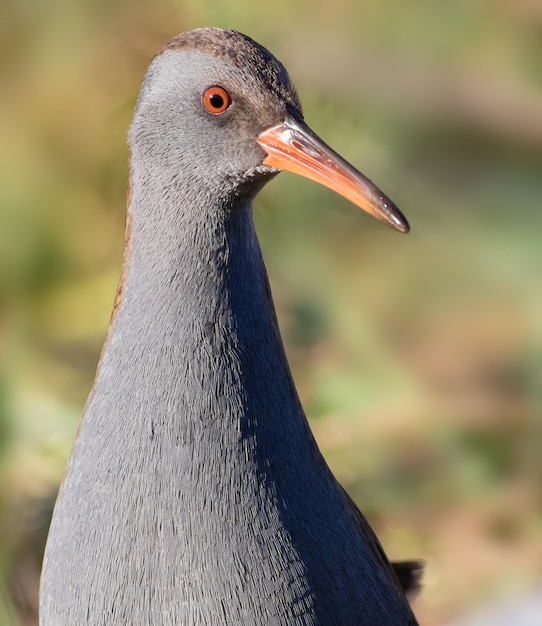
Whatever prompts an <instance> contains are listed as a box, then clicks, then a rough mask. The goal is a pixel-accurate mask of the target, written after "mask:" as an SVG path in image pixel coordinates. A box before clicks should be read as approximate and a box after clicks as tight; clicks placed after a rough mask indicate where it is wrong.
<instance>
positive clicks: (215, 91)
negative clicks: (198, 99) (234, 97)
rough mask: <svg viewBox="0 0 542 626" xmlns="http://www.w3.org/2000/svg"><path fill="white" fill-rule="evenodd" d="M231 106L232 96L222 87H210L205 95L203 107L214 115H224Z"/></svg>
mask: <svg viewBox="0 0 542 626" xmlns="http://www.w3.org/2000/svg"><path fill="white" fill-rule="evenodd" d="M230 104H231V96H230V94H229V93H228V92H227V91H226V90H225V89H223V88H222V87H209V89H207V90H206V91H205V93H204V94H203V106H204V107H205V110H206V111H208V112H209V113H212V114H213V115H218V114H219V113H224V111H225V110H226V109H227V108H228V107H229V106H230Z"/></svg>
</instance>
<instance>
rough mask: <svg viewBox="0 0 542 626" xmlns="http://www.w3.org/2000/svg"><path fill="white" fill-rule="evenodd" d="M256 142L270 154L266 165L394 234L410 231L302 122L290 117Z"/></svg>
mask: <svg viewBox="0 0 542 626" xmlns="http://www.w3.org/2000/svg"><path fill="white" fill-rule="evenodd" d="M257 142H258V143H259V144H260V146H261V147H262V148H263V149H264V150H265V152H266V153H267V156H266V157H265V159H264V161H263V163H264V165H269V166H270V167H276V168H277V169H280V170H287V171H288V172H293V173H294V174H301V176H305V177H306V178H310V179H311V180H314V181H316V182H317V183H321V184H322V185H325V186H326V187H329V188H330V189H333V191H336V192H337V193H339V194H341V196H344V197H345V198H347V199H348V200H350V201H351V202H353V203H354V204H356V205H357V206H359V207H360V208H362V209H363V210H364V211H367V213H370V214H371V215H373V216H374V217H376V218H377V219H379V220H381V221H382V222H385V223H386V224H389V225H390V226H391V227H392V228H394V229H395V230H398V231H400V232H402V233H408V231H409V230H410V226H409V225H408V222H407V220H406V218H405V217H404V216H403V214H402V213H401V211H400V210H399V209H398V208H397V207H396V206H395V204H394V203H393V202H392V201H391V200H390V199H389V198H388V197H387V196H385V195H384V194H383V193H382V192H381V191H380V189H379V188H378V187H377V186H376V185H375V184H373V183H372V182H371V181H370V180H369V179H368V178H367V177H366V176H364V175H363V174H362V173H361V172H359V171H358V170H357V169H356V168H355V167H353V166H352V165H350V163H348V161H345V159H343V158H342V157H341V156H340V155H339V154H337V153H336V152H335V151H334V150H332V149H331V148H330V147H329V146H328V145H327V144H325V143H324V142H323V141H322V140H321V139H320V137H318V135H316V134H315V133H314V132H313V131H312V130H311V129H310V128H309V127H308V126H307V125H306V124H304V123H303V122H302V121H298V120H296V119H294V118H293V117H288V118H286V120H285V121H284V122H283V123H282V124H279V125H278V126H273V127H272V128H268V129H267V130H264V131H263V132H262V133H261V134H260V135H258V138H257Z"/></svg>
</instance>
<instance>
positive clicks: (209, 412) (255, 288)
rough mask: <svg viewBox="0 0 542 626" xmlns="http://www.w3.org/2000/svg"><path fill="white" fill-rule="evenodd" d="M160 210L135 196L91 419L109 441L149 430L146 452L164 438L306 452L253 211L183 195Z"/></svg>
mask: <svg viewBox="0 0 542 626" xmlns="http://www.w3.org/2000/svg"><path fill="white" fill-rule="evenodd" d="M145 193H146V194H148V190H147V191H146V192H145ZM155 200H156V201H155V202H154V203H151V202H149V198H148V195H147V196H143V195H142V194H141V193H140V192H139V190H138V189H137V188H135V189H133V194H132V201H131V208H130V210H129V218H130V219H129V230H130V233H129V237H128V241H127V249H126V252H125V260H124V270H123V277H122V279H121V281H122V285H121V289H120V293H119V302H118V306H117V309H116V312H115V313H114V316H113V320H112V324H111V328H110V332H109V335H108V338H107V341H106V344H105V346H104V351H103V354H102V358H101V362H100V365H99V368H98V374H97V379H96V383H95V387H94V390H93V394H92V395H91V398H90V400H89V406H88V407H87V419H88V418H90V419H92V414H94V416H95V418H96V419H100V420H103V419H108V420H109V421H110V423H109V424H107V425H103V426H106V430H110V429H113V430H111V433H113V431H115V430H116V429H117V428H119V427H121V425H124V426H125V427H126V428H128V429H130V431H132V429H134V428H135V429H136V430H137V429H139V431H138V436H139V437H140V438H142V441H143V439H146V437H147V435H148V433H151V434H152V433H160V432H162V433H163V434H165V433H167V436H168V437H171V436H174V438H175V440H176V441H177V442H178V443H180V444H181V445H183V444H190V443H191V442H192V441H194V440H196V441H198V440H199V441H201V440H202V438H205V439H207V437H206V436H204V435H205V434H207V435H209V442H210V444H211V447H212V445H217V446H218V445H219V446H226V447H227V446H228V445H230V446H233V447H235V446H238V445H239V442H240V441H242V442H243V445H250V446H252V445H254V446H256V445H259V446H260V448H259V450H260V451H261V452H262V453H263V454H264V455H265V456H273V455H274V453H275V452H276V451H280V450H282V452H284V451H285V450H284V449H283V448H284V446H286V447H287V448H290V447H292V446H293V447H294V449H295V451H296V453H298V450H297V448H298V447H301V448H306V447H307V441H309V442H310V441H312V437H311V436H310V434H309V433H308V430H307V426H306V422H305V418H304V415H303V412H302V409H301V407H300V405H299V401H298V398H297V394H296V391H295V388H294V385H293V382H292V379H291V375H290V372H289V367H288V364H287V361H286V358H285V355H284V351H283V346H282V342H281V339H280V334H279V331H278V327H277V323H276V317H275V312H274V307H273V303H272V299H271V294H270V291H269V285H268V280H267V275H266V271H265V267H264V264H263V261H262V256H261V251H260V247H259V245H258V241H257V238H256V234H255V231H254V224H253V220H252V207H251V202H250V200H241V199H238V201H237V202H236V203H230V204H229V205H228V206H226V207H224V205H223V204H221V205H220V206H211V205H210V203H209V204H206V205H204V206H201V205H200V206H197V205H194V202H193V201H190V202H189V204H190V206H189V207H187V206H186V203H187V200H186V198H185V197H183V196H182V195H179V196H178V197H169V198H167V202H164V200H163V198H158V197H157V198H156V199H155ZM139 203H143V205H142V204H139ZM107 399H108V400H107ZM103 401H109V402H112V404H111V406H112V410H104V407H103V405H101V402H103ZM95 402H99V403H100V406H101V408H100V410H99V411H93V409H92V404H93V403H95ZM134 422H135V423H134ZM136 423H137V426H136ZM211 431H212V432H214V435H213V436H211V434H210V433H211ZM247 442H248V443H247ZM261 446H264V447H265V450H264V449H262V448H261ZM309 447H310V444H309ZM209 452H210V453H211V454H213V451H212V450H209ZM245 452H246V451H245ZM282 452H281V454H282ZM290 452H292V450H290Z"/></svg>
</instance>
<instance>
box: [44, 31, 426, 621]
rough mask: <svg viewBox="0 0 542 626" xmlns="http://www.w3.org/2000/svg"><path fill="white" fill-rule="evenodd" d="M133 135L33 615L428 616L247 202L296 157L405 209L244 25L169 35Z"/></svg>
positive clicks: (348, 188)
mask: <svg viewBox="0 0 542 626" xmlns="http://www.w3.org/2000/svg"><path fill="white" fill-rule="evenodd" d="M128 143H129V174H128V179H129V184H128V193H127V196H128V197H127V217H126V234H125V248H124V257H123V262H122V270H121V276H120V279H119V286H118V290H117V294H116V298H115V302H114V306H113V313H112V316H111V322H110V326H109V330H108V333H107V336H106V339H105V343H104V347H103V350H102V353H101V356H100V359H99V363H98V367H97V372H96V378H95V381H94V385H93V387H92V390H91V392H90V395H89V398H88V400H87V403H86V406H85V409H84V414H83V417H82V419H81V422H80V425H79V430H78V432H77V435H76V438H75V441H74V444H73V448H72V452H71V456H70V459H69V461H68V465H67V469H66V473H65V476H64V479H63V482H62V485H61V487H60V491H59V495H58V497H57V500H56V504H55V508H54V513H53V516H52V521H51V526H50V530H49V535H48V539H47V544H46V549H45V554H44V559H43V568H42V574H41V582H40V625H41V626H83V625H85V626H86V625H92V626H105V625H107V626H111V625H127V624H134V625H135V624H137V625H138V626H173V625H175V626H184V625H190V626H210V625H212V626H217V625H221V624H228V625H229V624H233V625H236V626H237V625H241V626H245V625H246V626H249V625H250V626H254V625H257V626H258V625H288V626H290V625H294V626H298V625H299V626H301V625H303V626H316V625H318V626H335V625H337V626H350V625H357V626H359V625H369V624H373V625H383V626H389V625H394V626H400V625H406V624H408V625H411V624H416V623H417V622H416V618H415V616H414V613H413V611H412V609H411V607H410V604H409V599H408V598H407V595H408V596H410V594H412V593H414V592H416V590H417V589H418V587H419V582H420V575H421V568H422V565H421V563H420V562H417V561H412V562H400V563H396V564H391V563H390V561H389V560H388V558H387V556H386V555H385V553H384V550H383V548H382V546H381V544H380V543H379V541H378V539H377V537H376V535H375V533H374V532H373V530H372V529H371V527H370V526H369V524H368V522H367V520H366V519H365V517H364V516H363V515H362V513H361V512H360V511H359V509H358V508H357V506H356V505H355V504H354V502H353V501H352V499H351V498H350V497H349V496H348V494H347V493H346V491H345V490H344V489H343V487H342V486H341V485H340V483H339V482H338V481H337V479H336V478H335V477H334V476H333V474H332V472H331V470H330V468H329V466H328V465H327V463H326V461H325V460H324V458H323V456H322V454H321V452H320V450H319V448H318V446H317V443H316V441H315V439H314V436H313V434H312V432H311V430H310V427H309V425H308V422H307V419H306V417H305V413H304V411H303V408H302V406H301V403H300V400H299V397H298V394H297V391H296V388H295V385H294V382H293V379H292V375H291V372H290V369H289V365H288V362H287V359H286V356H285V351H284V347H283V343H282V340H281V335H280V331H279V327H278V323H277V317H276V314H275V309H274V305H273V300H272V296H271V291H270V288H269V282H268V277H267V273H266V269H265V266H264V262H263V259H262V253H261V250H260V246H259V244H258V239H257V236H256V232H255V226H254V222H253V208H252V207H253V200H254V198H255V196H256V195H257V193H258V192H259V191H260V189H261V188H262V187H263V186H264V185H265V184H266V183H267V182H268V181H270V180H271V179H273V178H274V177H275V176H276V175H277V174H278V173H279V172H281V171H283V170H286V171H290V172H294V173H297V174H300V175H302V176H305V177H307V178H309V179H312V180H314V181H317V182H319V183H322V184H323V185H325V186H327V187H329V188H331V189H333V190H335V191H337V192H338V193H340V194H342V195H343V196H345V197H346V198H348V199H349V200H351V201H352V202H353V203H355V204H356V205H359V206H361V208H363V209H365V210H366V211H367V212H369V213H370V214H371V215H373V216H375V217H376V218H378V219H379V220H381V221H383V222H385V223H387V224H388V225H390V226H391V227H392V228H394V229H395V230H397V231H400V232H407V231H408V230H409V225H408V222H407V220H406V218H405V217H404V216H403V215H402V213H401V212H400V211H399V209H398V208H397V207H396V206H395V205H394V204H393V202H392V201H391V200H389V198H387V197H386V196H385V195H384V194H383V193H382V192H381V191H380V190H379V189H378V188H377V187H376V186H375V185H374V184H373V183H372V182H371V181H370V180H369V179H368V178H367V177H365V176H364V175H363V174H361V173H360V172H359V171H358V170H357V169H355V168H354V167H353V166H352V165H350V164H349V163H348V162H347V161H346V160H344V159H343V158H342V157H341V156H339V154H338V153H336V152H335V151H334V150H333V149H332V148H330V147H329V146H328V145H327V144H325V143H324V141H323V140H322V139H320V138H319V137H318V136H317V135H316V134H315V133H314V132H313V131H312V130H311V129H310V127H309V126H308V125H307V123H306V122H305V121H304V117H303V113H302V108H301V104H300V101H299V97H298V95H297V92H296V90H295V88H294V86H293V84H292V82H291V80H290V78H289V75H288V73H287V71H286V69H285V68H284V66H283V65H282V64H281V63H280V62H279V61H278V60H277V59H276V58H275V57H274V56H273V55H272V54H271V53H270V52H268V51H267V50H266V49H265V48H264V47H262V46H261V45H259V44H258V43H256V42H255V41H254V40H253V39H251V38H249V37H248V36H246V35H243V34H241V33H239V32H237V31H234V30H225V29H219V28H200V29H195V30H191V31H188V32H185V33H181V34H180V35H177V36H176V37H174V38H173V39H172V40H171V41H170V42H169V43H167V44H166V45H165V46H164V47H163V48H162V50H161V51H160V52H159V53H158V54H157V55H156V56H155V57H154V59H153V60H152V61H151V63H150V66H149V68H148V70H147V72H146V74H145V77H144V79H143V83H142V86H141V90H140V93H139V96H138V99H137V102H136V105H135V110H134V115H133V120H132V123H131V126H130V129H129V132H128Z"/></svg>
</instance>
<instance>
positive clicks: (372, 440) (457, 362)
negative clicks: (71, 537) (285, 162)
mask: <svg viewBox="0 0 542 626" xmlns="http://www.w3.org/2000/svg"><path fill="white" fill-rule="evenodd" d="M2 14H3V16H2V20H1V21H0V73H1V77H0V78H1V87H0V137H1V141H0V358H1V360H0V625H4V624H7V625H9V626H11V625H13V626H27V625H28V626H30V625H35V624H36V616H35V614H36V601H37V584H38V577H39V568H40V560H41V556H42V551H43V545H44V541H45V537H46V532H47V526H48V523H49V518H50V514H51V509H52V505H53V502H54V497H55V494H56V491H57V488H58V484H59V482H60V480H61V478H62V475H63V471H64V467H65V463H66V460H67V456H68V454H69V451H70V447H71V443H72V440H73V437H74V434H75V431H76V428H77V424H78V420H79V417H80V415H81V412H82V409H83V405H84V402H85V399H86V396H87V394H88V392H89V389H90V387H91V385H92V380H93V376H94V372H95V367H96V363H97V359H98V355H99V352H100V348H101V345H102V342H103V339H104V336H105V333H106V330H107V325H108V321H109V315H110V310H111V306H112V302H113V298H114V293H115V287H116V281H117V278H118V274H119V268H120V260H121V254H122V245H123V227H124V210H125V190H126V174H127V147H126V132H127V128H128V125H129V122H130V117H131V113H132V109H133V106H134V103H135V99H136V96H137V93H138V90H139V85H140V82H141V79H142V77H143V74H144V72H145V69H146V67H147V65H148V63H149V61H150V59H151V58H152V56H153V55H154V54H155V53H156V52H157V51H158V50H159V49H160V47H161V46H162V45H163V44H164V43H165V42H166V41H168V40H169V39H170V38H171V37H172V36H173V35H175V34H177V33H178V32H181V31H183V30H188V29H191V28H194V27H197V26H203V25H214V26H223V27H230V28H236V29H238V30H241V31H243V32H245V33H247V34H249V35H251V36H252V37H253V38H255V39H256V40H257V41H259V42H260V43H262V44H263V45H265V46H266V47H268V48H269V49H270V50H271V51H272V52H273V53H275V54H276V55H277V56H278V57H279V58H280V59H281V60H282V61H283V62H284V63H285V65H286V66H287V68H288V69H289V71H290V74H291V76H292V78H293V80H294V83H295V84H296V85H297V88H298V90H299V92H300V94H301V96H302V100H303V103H304V107H305V117H306V119H307V121H308V122H309V124H310V125H311V126H312V127H313V128H314V129H315V130H316V132H318V133H319V134H320V135H321V136H322V137H323V138H324V139H325V140H326V141H328V143H330V144H331V145H332V146H333V147H335V148H336V149H337V150H338V151H339V152H341V153H342V154H343V155H344V156H345V157H346V158H347V159H349V160H350V161H352V162H353V163H354V164H356V165H357V166H358V167H359V168H360V169H361V170H362V171H364V173H366V174H367V175H368V176H369V177H370V178H372V179H373V180H374V181H375V182H376V183H377V184H378V185H379V186H381V187H382V189H383V190H384V191H385V192H386V193H387V194H389V195H390V196H391V197H392V198H393V199H394V200H395V201H396V202H397V204H398V205H399V206H400V207H401V208H402V209H403V211H404V212H405V213H406V215H407V216H408V218H409V220H410V222H411V225H412V232H411V234H409V235H408V236H402V235H399V234H397V233H394V232H392V231H391V230H390V229H388V228H386V227H385V226H383V225H382V224H380V223H378V222H376V221H375V220H372V219H371V218H369V217H368V216H367V215H366V214H364V213H362V212H361V211H360V210H358V209H356V208H355V207H353V206H352V205H350V204H349V203H348V202H346V201H345V200H343V199H342V198H339V197H338V196H336V195H334V194H333V193H332V192H330V191H328V190H326V189H324V188H322V187H319V186H317V185H315V184H313V183H311V182H309V181H306V180H302V179H298V178H296V177H294V176H292V175H290V174H282V175H281V176H280V177H279V178H278V179H277V180H275V181H273V182H272V183H271V184H270V185H269V186H268V187H266V188H265V190H264V191H263V192H262V193H261V195H260V196H259V198H258V201H257V207H256V220H257V228H258V232H259V236H260V239H261V243H262V247H263V251H264V257H265V259H266V263H267V267H268V270H269V273H270V278H271V283H272V288H273V290H274V295H275V301H276V305H277V308H278V313H279V318H280V322H281V328H282V331H283V335H284V339H285V342H286V348H287V352H288V355H289V358H290V362H291V365H292V368H293V372H294V376H295V379H296V382H297V385H298V388H299V391H300V394H301V397H302V400H303V403H304V406H305V408H306V410H307V414H308V416H309V418H310V421H311V425H312V427H313V429H314V432H315V434H316V437H317V439H318V441H319V443H320V446H321V448H322V450H323V452H324V454H325V456H326V458H327V459H328V461H329V463H330V465H331V467H332V469H333V470H334V472H335V473H336V474H337V476H338V477H339V478H340V479H341V481H342V482H343V484H344V485H345V486H346V488H347V489H348V491H349V492H350V493H351V494H352V495H353V497H354V498H355V500H356V501H357V502H358V504H359V505H360V507H361V508H362V510H363V511H364V512H365V514H366V515H367V516H368V518H369V520H370V522H371V523H372V524H373V526H374V528H375V529H376V531H377V533H378V535H379V537H380V538H381V540H382V542H383V544H384V546H385V548H386V550H387V552H388V554H389V555H390V557H392V558H394V559H401V558H405V559H406V558H419V557H421V558H424V559H425V560H426V574H425V578H424V590H423V593H422V594H421V596H420V597H419V599H418V600H417V601H416V604H415V609H416V612H417V615H418V616H419V619H420V622H421V623H422V624H445V623H447V622H449V621H450V620H453V619H458V618H460V617H461V616H462V615H467V614H469V613H472V612H475V611H476V610H478V609H479V608H480V607H484V606H491V605H492V604H495V603H496V602H501V601H503V600H512V599H514V598H521V597H522V596H523V595H524V594H529V593H531V592H534V591H535V590H536V589H539V588H540V587H541V586H542V489H541V484H542V482H541V481H542V289H541V286H542V285H541V281H542V276H541V275H542V246H541V241H540V240H541V235H542V210H541V209H542V204H541V202H542V175H541V173H542V4H541V3H540V2H538V1H537V0H493V1H489V0H485V1H483V0H478V1H473V0H456V1H449V2H448V1H444V0H442V1H435V0H417V1H415V2H408V3H406V2H402V1H400V0H364V2H359V0H335V2H333V3H327V2H326V3H320V4H315V3H314V2H311V1H309V0H298V1H297V2H286V1H285V0H274V2H269V3H263V4H261V5H260V4H255V3H254V2H249V1H248V0H236V1H235V2H233V0H225V1H222V2H216V1H213V0H198V1H196V0H176V1H175V0H158V1H156V2H152V3H151V2H145V1H143V0H108V1H107V2H105V1H103V0H95V1H93V2H84V1H81V2H77V3H74V2H70V1H68V0H42V1H41V2H36V1H31V0H3V2H2Z"/></svg>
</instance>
